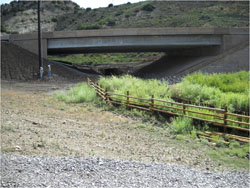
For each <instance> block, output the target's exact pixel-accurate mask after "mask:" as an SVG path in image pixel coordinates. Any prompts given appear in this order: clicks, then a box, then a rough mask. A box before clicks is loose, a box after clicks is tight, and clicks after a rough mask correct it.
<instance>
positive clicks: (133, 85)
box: [99, 75, 170, 100]
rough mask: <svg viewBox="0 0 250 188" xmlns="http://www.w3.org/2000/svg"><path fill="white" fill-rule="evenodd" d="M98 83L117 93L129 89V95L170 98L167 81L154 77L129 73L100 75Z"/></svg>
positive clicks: (125, 91) (122, 92)
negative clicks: (143, 77) (119, 75)
mask: <svg viewBox="0 0 250 188" xmlns="http://www.w3.org/2000/svg"><path fill="white" fill-rule="evenodd" d="M99 84H100V85H101V86H102V87H104V88H107V89H108V90H109V91H112V92H115V93H118V94H124V95H126V93H127V91H129V95H130V96H134V97H140V98H151V97H152V95H154V97H155V98H161V99H167V100H170V96H169V93H168V92H167V90H168V83H167V82H161V81H158V80H154V79H151V80H143V79H139V78H135V77H133V76H130V75H125V76H121V77H117V76H112V77H109V78H104V77H102V78H101V79H100V80H99Z"/></svg>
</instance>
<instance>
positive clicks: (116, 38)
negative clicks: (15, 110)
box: [2, 28, 249, 58]
mask: <svg viewBox="0 0 250 188" xmlns="http://www.w3.org/2000/svg"><path fill="white" fill-rule="evenodd" d="M2 40H8V41H9V42H11V43H14V44H16V45H18V46H21V47H23V48H25V49H27V50H29V51H31V52H34V53H38V48H37V33H30V34H14V35H9V36H4V37H2ZM248 41H249V29H248V28H129V29H102V30H81V31H79V30H78V31H58V32H46V33H42V54H43V57H44V58H46V57H47V55H48V54H59V53H86V52H137V51H138V52H143V51H162V52H167V53H168V54H173V55H185V56H186V55H188V56H203V55H204V56H207V55H217V54H219V53H221V52H224V51H226V50H228V49H231V48H233V47H235V46H237V45H240V44H242V43H245V42H248Z"/></svg>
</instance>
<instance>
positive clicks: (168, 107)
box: [88, 79, 250, 141]
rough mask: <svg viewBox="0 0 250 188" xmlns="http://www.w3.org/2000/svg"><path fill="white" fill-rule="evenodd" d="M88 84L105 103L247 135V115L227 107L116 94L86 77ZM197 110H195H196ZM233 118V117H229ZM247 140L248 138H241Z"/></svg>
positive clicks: (249, 130) (248, 124) (248, 130)
mask: <svg viewBox="0 0 250 188" xmlns="http://www.w3.org/2000/svg"><path fill="white" fill-rule="evenodd" d="M88 84H89V85H90V86H92V87H93V88H94V89H95V91H96V93H97V95H98V96H99V97H101V98H102V99H103V100H104V101H105V102H106V103H109V104H117V105H123V106H126V107H130V108H137V109H140V110H146V111H153V112H160V113H164V114H168V115H173V116H183V117H188V118H192V119H195V120H199V121H203V122H207V123H211V124H212V125H215V126H219V127H223V128H224V132H227V129H232V130H238V131H242V132H245V133H247V135H249V132H250V129H249V126H250V123H249V119H250V117H249V116H246V115H241V114H235V113H230V112H227V108H225V109H218V108H211V107H205V106H197V105H192V104H185V103H180V102H175V101H167V100H163V99H156V98H154V95H153V96H152V97H151V98H140V97H135V96H130V95H129V91H127V93H126V94H125V95H124V94H117V93H114V92H109V91H108V90H107V89H103V88H101V87H100V86H99V85H98V84H95V83H94V82H92V81H91V80H90V79H88ZM197 109H198V110H199V111H196V110H197ZM230 117H231V118H235V119H237V120H235V119H230ZM242 140H248V141H249V138H246V139H242Z"/></svg>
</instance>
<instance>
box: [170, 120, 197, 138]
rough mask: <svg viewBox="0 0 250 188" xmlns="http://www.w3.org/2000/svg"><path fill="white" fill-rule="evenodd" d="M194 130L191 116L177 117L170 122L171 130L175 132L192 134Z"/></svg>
mask: <svg viewBox="0 0 250 188" xmlns="http://www.w3.org/2000/svg"><path fill="white" fill-rule="evenodd" d="M192 130H193V122H192V119H190V118H185V117H176V118H173V119H172V122H171V124H170V132H172V133H174V134H190V133H191V131H192Z"/></svg>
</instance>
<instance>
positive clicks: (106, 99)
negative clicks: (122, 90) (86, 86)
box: [105, 88, 108, 103]
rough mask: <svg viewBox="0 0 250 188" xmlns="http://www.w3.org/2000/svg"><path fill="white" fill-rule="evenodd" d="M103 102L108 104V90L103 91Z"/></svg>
mask: <svg viewBox="0 0 250 188" xmlns="http://www.w3.org/2000/svg"><path fill="white" fill-rule="evenodd" d="M105 102H106V103H108V89H107V88H106V89H105Z"/></svg>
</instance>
